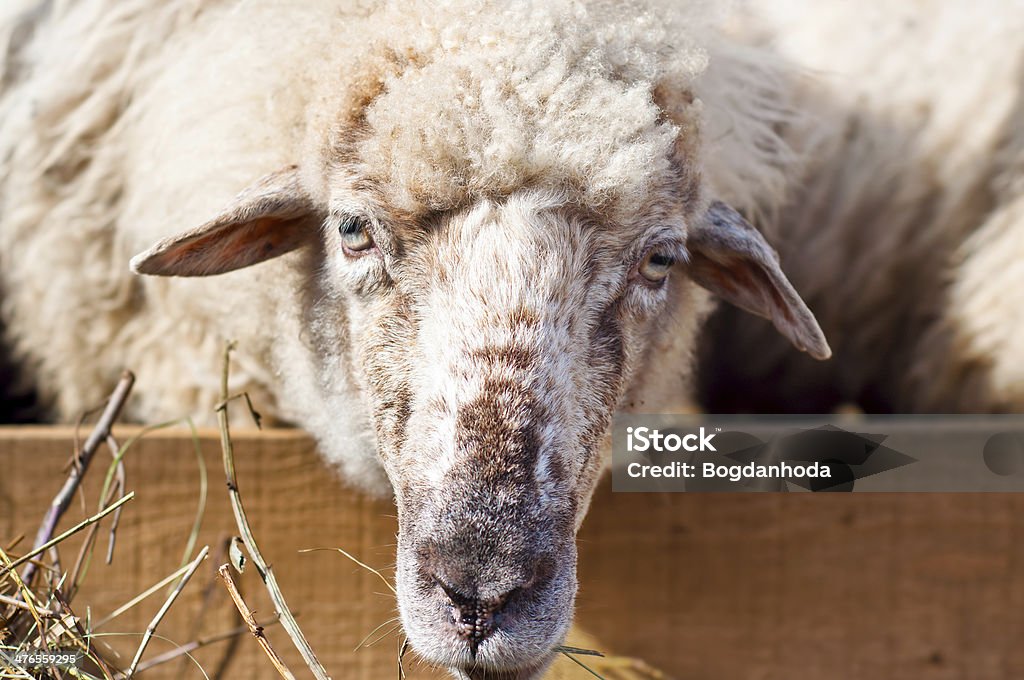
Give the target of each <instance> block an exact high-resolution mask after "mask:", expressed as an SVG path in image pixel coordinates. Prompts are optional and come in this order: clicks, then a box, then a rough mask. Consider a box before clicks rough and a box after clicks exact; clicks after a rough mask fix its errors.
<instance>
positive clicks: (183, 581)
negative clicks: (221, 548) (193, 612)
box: [124, 546, 210, 680]
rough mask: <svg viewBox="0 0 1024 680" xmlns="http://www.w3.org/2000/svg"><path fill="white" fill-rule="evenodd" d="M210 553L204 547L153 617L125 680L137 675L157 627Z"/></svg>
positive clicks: (208, 549)
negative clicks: (136, 672)
mask: <svg viewBox="0 0 1024 680" xmlns="http://www.w3.org/2000/svg"><path fill="white" fill-rule="evenodd" d="M209 553H210V547H209V546H203V549H202V550H200V551H199V555H198V556H197V557H196V558H195V559H194V560H193V561H192V563H191V564H190V565H188V570H187V571H186V572H185V574H184V575H183V576H182V577H181V580H180V581H178V585H177V587H175V589H174V591H173V592H172V593H171V594H170V596H169V597H168V598H167V600H166V601H165V602H164V604H163V606H162V607H160V611H158V612H157V613H156V616H154V617H153V620H152V621H150V622H149V625H148V626H147V627H146V634H145V635H143V636H142V642H140V643H139V649H138V651H136V652H135V658H134V659H132V663H131V665H130V666H129V667H128V671H127V672H126V673H125V674H124V678H125V680H131V678H132V676H134V675H135V671H136V669H137V668H138V667H139V661H141V660H142V655H143V654H144V653H145V652H146V646H147V645H148V644H149V641H150V639H152V637H153V634H154V633H156V627H157V626H159V625H160V621H162V620H163V618H164V615H165V614H167V610H168V609H170V608H171V605H172V604H174V601H175V600H176V599H178V595H180V594H181V591H182V590H184V589H185V584H187V583H188V581H189V579H190V578H192V574H194V573H196V569H198V568H199V565H200V564H202V562H203V560H205V559H206V556H207V555H208V554H209Z"/></svg>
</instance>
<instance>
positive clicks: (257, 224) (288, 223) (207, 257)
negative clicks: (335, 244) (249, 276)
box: [131, 166, 321, 276]
mask: <svg viewBox="0 0 1024 680" xmlns="http://www.w3.org/2000/svg"><path fill="white" fill-rule="evenodd" d="M320 219H321V218H320V215H318V211H317V210H316V208H315V206H314V204H313V201H312V200H311V199H310V197H309V194H308V193H306V191H305V189H303V187H302V182H301V181H300V178H299V170H298V168H297V167H296V166H289V167H286V168H284V169H282V170H279V171H277V172H274V173H271V174H269V175H266V176H265V177H262V178H261V179H259V180H258V181H257V182H255V183H254V184H252V185H251V186H249V187H248V188H247V189H245V190H244V191H242V193H240V194H239V195H238V196H237V197H235V199H234V201H232V202H231V204H230V205H228V207H227V208H226V209H225V210H224V211H223V212H222V213H221V214H220V215H218V216H217V217H215V218H213V219H212V220H210V221H209V222H207V223H206V224H203V225H202V226H200V227H198V228H196V229H193V230H191V231H187V232H185V233H182V234H178V235H176V236H172V237H170V238H166V239H163V240H162V241H160V242H158V243H157V244H155V245H154V246H153V247H151V248H150V249H149V250H147V251H145V252H143V253H140V254H138V255H136V256H135V257H133V258H132V261H131V269H132V271H133V272H135V273H136V274H153V275H156V276H210V275H213V274H223V273H224V272H229V271H232V270H235V269H240V268H242V267H248V266H249V265H253V264H256V263H258V262H263V261H264V260H269V259H270V258H273V257H277V256H278V255H283V254H284V253H287V252H289V251H292V250H295V249H296V248H298V247H299V246H301V245H303V244H304V243H306V241H307V240H308V239H309V238H310V237H311V236H312V235H313V234H316V233H317V225H318V223H319V221H320Z"/></svg>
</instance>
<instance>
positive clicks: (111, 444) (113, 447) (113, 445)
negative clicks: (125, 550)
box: [104, 435, 127, 564]
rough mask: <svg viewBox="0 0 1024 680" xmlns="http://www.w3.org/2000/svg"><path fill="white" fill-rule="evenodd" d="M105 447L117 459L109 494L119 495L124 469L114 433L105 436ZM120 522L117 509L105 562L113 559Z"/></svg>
mask: <svg viewBox="0 0 1024 680" xmlns="http://www.w3.org/2000/svg"><path fill="white" fill-rule="evenodd" d="M107 448H108V449H110V455H111V456H113V458H114V460H117V483H116V484H115V485H114V490H113V491H111V494H115V495H119V494H123V493H124V489H125V486H126V484H127V482H126V479H127V476H126V473H125V469H124V459H123V458H122V459H118V456H117V452H118V449H119V448H120V446H119V445H118V443H117V440H116V439H114V435H110V436H109V437H107ZM109 502H110V500H109V499H105V500H104V505H106V504H107V503H109ZM120 522H121V511H120V510H118V511H117V512H115V513H114V518H113V519H112V520H111V522H110V532H109V535H108V538H107V564H110V563H112V562H113V561H114V543H115V542H116V541H117V525H118V524H119V523H120Z"/></svg>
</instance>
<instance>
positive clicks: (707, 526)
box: [0, 427, 1024, 680]
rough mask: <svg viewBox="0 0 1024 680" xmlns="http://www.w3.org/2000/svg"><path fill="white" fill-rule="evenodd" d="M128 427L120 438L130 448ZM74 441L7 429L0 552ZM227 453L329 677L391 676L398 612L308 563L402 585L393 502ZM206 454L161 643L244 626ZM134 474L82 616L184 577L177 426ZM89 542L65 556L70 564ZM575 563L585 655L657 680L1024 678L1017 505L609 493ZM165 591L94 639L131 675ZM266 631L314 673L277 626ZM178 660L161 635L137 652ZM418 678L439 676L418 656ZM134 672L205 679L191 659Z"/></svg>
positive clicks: (255, 670)
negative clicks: (191, 548)
mask: <svg viewBox="0 0 1024 680" xmlns="http://www.w3.org/2000/svg"><path fill="white" fill-rule="evenodd" d="M116 432H117V435H118V438H119V439H120V440H121V441H124V440H125V439H126V438H127V437H129V436H130V435H131V434H132V433H133V432H134V431H133V430H131V429H130V428H121V429H119V430H117V431H116ZM72 441H73V432H72V431H71V430H70V429H68V428H49V427H48V428H42V427H32V428H0V545H4V546H6V545H7V544H8V543H9V542H10V541H11V540H12V539H13V538H14V537H16V536H17V535H19V534H25V535H26V536H28V537H29V538H28V539H27V540H30V537H31V536H32V535H33V534H34V533H35V530H36V528H37V527H38V525H39V522H40V520H41V518H42V516H43V513H44V512H45V510H46V507H47V506H48V504H49V503H50V500H51V499H52V498H53V496H54V494H55V493H56V491H57V490H58V489H59V488H60V485H61V483H62V481H63V479H64V476H65V473H64V472H63V468H64V465H65V463H66V462H67V460H68V457H69V455H70V452H71V449H72ZM234 441H235V454H236V461H237V466H238V476H239V484H240V487H241V489H242V495H243V498H244V500H245V503H246V507H247V510H248V513H249V519H250V522H251V524H252V526H253V529H254V531H255V534H256V538H257V540H258V541H259V543H260V545H261V547H262V549H263V552H264V555H265V556H266V558H267V560H268V561H269V562H271V563H272V565H273V568H274V571H275V572H276V574H277V576H278V579H279V581H280V583H281V586H282V589H283V591H284V593H285V595H286V597H287V599H288V602H289V604H290V605H291V607H292V609H293V610H295V611H296V612H297V614H298V616H299V622H300V624H301V626H302V628H303V630H304V631H305V632H306V635H307V637H308V638H309V639H310V642H311V643H312V645H313V648H314V649H315V650H316V651H317V653H318V655H319V656H320V659H321V661H322V662H323V663H324V665H325V666H326V667H327V668H328V670H330V672H331V674H332V676H333V677H334V678H367V679H377V678H393V677H396V657H397V648H398V644H399V637H398V636H397V634H394V635H390V636H386V637H384V639H382V640H380V641H378V642H376V643H374V644H371V645H369V646H365V645H364V646H363V647H362V648H360V649H358V650H356V647H357V646H358V645H359V644H360V642H361V641H362V640H363V639H364V637H366V636H367V634H369V633H370V632H371V631H373V630H374V628H376V627H377V626H378V625H379V624H382V623H384V622H385V621H388V620H389V619H391V618H392V617H394V616H395V609H394V599H393V597H392V596H391V595H390V593H389V592H387V590H386V588H385V586H384V584H382V583H381V582H380V581H379V580H378V579H377V578H376V577H375V576H374V575H373V574H370V573H368V572H367V571H364V570H362V569H360V568H359V567H357V566H356V565H354V564H353V563H351V562H349V561H348V560H346V559H345V558H344V557H342V556H341V555H340V554H338V553H337V552H327V551H325V552H312V553H300V552H299V550H301V549H304V548H316V547H341V548H344V549H345V550H347V551H349V552H351V553H352V554H353V555H355V556H357V557H359V558H360V559H362V560H363V561H365V562H367V563H369V564H370V565H373V566H375V567H379V568H381V569H382V571H384V573H385V574H390V573H391V572H390V569H389V567H390V565H392V564H393V561H394V543H395V532H396V530H397V522H396V520H395V518H394V509H393V506H392V504H391V502H390V501H388V500H380V499H372V498H368V497H366V496H363V495H361V494H359V493H356V492H354V491H352V490H350V489H347V488H346V487H345V486H344V485H343V484H342V483H341V482H340V481H339V480H338V478H337V477H336V476H335V475H334V474H333V473H332V472H331V471H330V470H329V469H327V468H326V467H325V466H324V465H323V464H322V463H321V462H320V460H319V459H318V457H317V455H316V452H315V447H314V445H313V443H312V441H311V440H310V439H309V438H308V437H307V436H306V435H304V434H302V433H300V432H297V431H292V430H277V431H268V432H263V433H246V432H236V433H235V434H234ZM201 444H202V449H203V451H204V453H205V457H206V465H207V468H208V475H209V480H210V488H209V501H208V505H207V509H206V513H205V517H204V520H203V525H202V531H201V533H200V536H199V544H198V545H199V546H202V545H205V544H209V545H210V549H211V554H213V555H214V558H212V559H210V560H207V562H206V563H205V564H204V565H203V566H202V567H201V568H200V570H199V572H198V573H197V575H196V578H195V579H194V580H193V582H192V583H190V585H189V587H188V588H187V590H186V591H185V592H184V593H183V595H182V597H181V599H179V601H178V602H177V603H176V604H175V606H174V608H173V609H172V610H171V612H170V613H169V614H168V616H167V618H166V619H165V620H164V621H163V622H162V623H161V624H160V628H159V631H158V632H159V634H160V635H161V636H163V637H165V638H167V639H169V640H173V641H176V642H178V643H182V642H186V641H188V640H192V639H195V638H197V637H202V636H205V635H212V634H215V633H218V632H220V631H224V630H228V629H231V628H234V627H236V626H237V625H238V619H237V615H236V614H235V612H234V609H233V607H232V606H231V605H230V603H229V602H228V601H227V597H226V593H225V592H224V589H223V588H222V587H221V585H220V583H219V582H216V581H215V580H214V579H213V573H214V572H215V570H216V567H217V566H219V564H220V563H221V562H223V561H225V560H226V558H224V557H223V556H222V555H218V553H219V551H220V546H221V545H222V543H223V541H224V539H225V538H227V537H229V536H231V535H233V534H234V533H236V530H235V528H234V522H233V519H232V516H231V510H230V507H229V503H228V498H227V493H226V492H225V490H224V484H223V482H224V473H223V470H222V467H221V457H220V446H219V442H218V439H217V433H216V432H215V431H212V430H209V431H201ZM104 455H105V454H104ZM126 463H127V479H128V487H127V488H128V489H130V490H134V491H135V493H136V498H135V500H133V501H132V502H131V503H130V504H129V505H128V506H126V509H125V511H124V514H123V516H122V518H121V522H120V528H119V530H118V535H117V549H116V551H115V556H114V561H113V564H112V565H109V566H108V565H106V564H104V563H103V560H102V555H103V554H104V553H105V542H106V531H105V530H104V531H102V532H101V538H100V540H101V548H102V549H100V550H98V551H97V553H96V556H95V557H94V559H93V561H92V563H91V565H90V567H89V569H90V571H89V574H88V576H87V578H86V579H85V586H84V588H83V590H82V591H81V592H80V593H79V594H78V595H77V597H76V600H75V602H76V603H78V604H77V609H78V613H79V615H84V614H85V611H83V610H84V609H85V607H86V606H88V608H89V613H91V615H92V616H93V617H94V619H99V618H101V617H102V616H104V615H106V614H107V613H109V612H110V611H112V610H114V609H115V608H117V607H118V606H119V605H121V604H122V603H124V602H126V601H128V600H130V599H131V598H132V597H134V596H135V595H137V594H139V593H140V592H142V591H143V590H145V589H146V588H148V587H150V586H151V585H153V584H154V583H156V582H157V581H159V580H160V579H162V578H163V577H164V576H166V575H168V574H170V573H171V572H173V571H174V570H175V569H176V568H177V567H178V565H179V564H180V562H181V558H182V550H183V547H184V545H185V543H186V540H187V538H188V535H189V532H190V529H191V525H192V521H193V518H194V516H195V513H196V503H197V498H198V489H199V471H198V465H197V461H196V457H195V455H194V452H193V449H192V439H191V437H190V435H189V434H188V432H187V431H162V432H156V433H152V434H150V435H148V436H146V437H145V438H143V439H142V440H140V441H139V442H138V443H137V444H135V445H134V446H133V447H132V448H131V450H130V452H129V454H128V456H127V458H126ZM96 466H97V468H98V469H96V470H93V471H92V472H90V474H89V475H88V476H87V478H86V483H85V485H84V486H85V490H86V497H87V498H88V499H89V505H88V510H86V509H84V508H83V507H80V504H79V503H78V502H77V501H76V502H75V504H73V505H72V508H71V510H70V511H69V512H68V513H67V515H66V516H65V518H64V519H63V521H62V523H61V528H67V527H69V526H71V525H72V524H74V523H75V522H77V521H79V520H80V519H82V518H83V517H85V516H88V515H89V514H92V511H94V508H95V499H96V498H97V496H98V490H99V486H100V484H101V483H102V478H103V470H104V469H105V467H106V460H103V459H102V458H99V457H98V458H97V461H96ZM78 540H79V539H77V538H76V539H72V540H70V541H69V542H68V543H67V545H62V557H63V560H64V561H65V562H67V561H73V559H74V553H73V552H71V551H73V550H75V549H77V546H78ZM579 547H580V567H579V574H580V592H579V598H578V615H577V626H578V628H579V629H580V630H581V631H585V632H586V633H587V634H588V635H589V637H583V638H574V639H576V640H584V641H585V642H586V644H587V645H593V646H596V647H598V648H599V649H601V650H602V651H605V652H609V653H612V654H617V655H626V656H629V657H636V658H638V659H643V660H644V661H645V662H646V663H647V664H649V665H650V666H652V667H656V668H658V669H660V670H661V671H663V672H664V674H665V677H671V678H678V679H684V680H721V679H726V680H734V679H749V680H770V679H776V678H778V679H780V680H781V679H783V678H784V679H786V680H803V679H807V680H812V679H813V680H820V679H824V678H828V679H830V680H838V679H842V680H859V679H864V680H869V679H870V680H877V679H886V678H892V679H904V678H905V679H914V680H917V679H921V680H932V679H934V680H946V679H950V680H952V679H954V678H956V679H964V680H987V679H992V680H995V679H1004V680H1018V679H1020V678H1024V644H1021V641H1022V640H1024V495H1019V494H991V493H990V494H871V493H861V494H824V495H818V494H742V495H741V494H692V495H691V494H671V495H670V494H622V493H619V494H616V493H612V492H611V490H610V484H608V483H607V480H606V483H604V484H602V486H601V488H600V489H599V490H598V492H597V495H596V497H595V500H594V503H593V506H592V509H591V511H590V515H589V516H588V518H587V521H586V523H585V525H584V528H583V530H582V532H581V534H580V539H579ZM15 552H18V551H15ZM69 553H70V554H69ZM238 580H239V581H240V582H241V586H242V590H243V594H244V596H245V598H246V599H247V601H249V603H250V605H251V606H252V607H253V608H254V609H256V610H257V611H256V613H257V617H258V618H269V617H271V616H272V614H273V608H272V606H271V604H270V602H269V600H268V599H267V597H266V595H265V594H264V591H263V588H262V584H261V583H260V582H259V580H258V578H257V576H256V575H255V574H254V573H252V572H251V570H250V571H248V572H246V573H245V574H244V575H242V576H240V577H238ZM164 592H165V589H163V590H161V591H160V594H157V595H155V596H154V597H152V598H150V599H149V600H146V601H145V602H143V603H142V604H140V605H139V606H137V607H135V608H133V609H132V610H130V611H129V612H128V613H127V614H125V615H124V616H122V617H120V618H118V619H116V621H115V622H114V623H111V624H110V625H109V630H107V628H102V629H100V631H98V632H110V633H119V632H130V633H132V634H133V635H129V636H123V637H122V636H111V637H106V638H103V640H104V642H105V643H107V644H109V645H110V646H111V647H113V648H114V649H116V650H118V651H119V652H120V654H122V655H123V656H126V657H127V658H128V659H129V660H130V659H131V656H132V654H133V652H134V650H135V648H136V647H137V645H138V636H137V633H139V632H141V631H143V630H144V629H145V627H146V625H147V623H148V622H149V620H150V619H151V618H152V616H153V614H154V612H155V611H156V610H157V608H159V606H160V604H161V602H162V601H163V593H164ZM204 592H208V593H209V596H208V598H207V602H206V604H205V605H204V604H203V601H204ZM200 610H203V611H205V614H203V615H202V626H201V627H200V628H197V627H196V625H195V622H196V620H197V618H198V614H197V613H198V612H199V611H200ZM387 630H388V626H385V627H384V628H382V629H381V631H380V633H383V632H386V631H387ZM380 633H378V635H379V634H380ZM267 634H268V636H269V637H270V638H271V640H272V641H273V643H274V646H275V647H276V648H277V649H278V651H280V652H281V654H282V655H283V656H284V657H285V659H286V660H287V661H288V662H289V664H290V665H291V667H292V668H293V669H294V670H296V672H297V673H298V675H299V676H300V677H307V674H306V672H305V668H304V667H303V664H302V662H301V660H300V659H299V658H298V655H297V654H296V653H295V651H294V649H293V648H292V647H291V645H290V644H289V642H288V639H287V638H286V637H285V635H284V634H283V631H281V630H280V629H279V628H277V627H270V628H268V629H267ZM373 637H376V636H373ZM373 637H371V638H370V639H371V640H372V639H373ZM229 644H231V643H229V642H220V643H217V644H215V645H211V646H209V647H206V648H203V649H200V650H199V651H197V652H196V654H195V656H196V659H197V660H198V661H199V662H200V663H201V664H202V665H203V666H204V667H205V668H206V669H207V671H208V672H210V671H212V670H213V669H216V667H217V665H218V664H219V663H220V659H221V658H222V656H223V655H224V653H225V649H226V648H227V646H228V645H229ZM234 644H236V645H237V650H236V652H235V654H234V656H233V658H232V661H231V665H230V667H229V669H228V670H227V672H226V673H225V674H224V675H223V677H227V678H274V677H277V676H276V673H275V672H274V670H273V668H272V667H271V666H270V664H269V662H268V661H267V659H266V658H265V657H264V656H263V655H262V653H261V651H260V650H259V648H258V646H257V645H256V643H255V641H254V640H252V639H251V638H250V637H248V636H243V637H240V638H238V640H237V642H235V643H234ZM172 647H173V646H172V645H171V644H170V643H168V642H166V641H165V640H162V639H157V640H155V641H154V642H153V643H152V645H151V647H150V650H149V651H148V652H147V657H152V656H156V655H158V654H160V653H162V652H165V651H167V650H168V649H171V648H172ZM568 666H571V663H570V662H569V661H567V660H565V659H560V660H559V661H558V662H557V663H556V668H555V670H556V671H557V672H558V674H560V675H563V676H565V677H568V676H569V674H570V673H571V672H578V671H575V670H573V669H570V668H568ZM406 670H407V672H408V677H410V678H432V677H438V678H440V677H445V676H444V675H443V674H441V673H438V672H432V671H431V670H430V669H428V668H426V667H425V666H424V665H423V664H421V663H417V662H416V661H415V660H414V659H413V658H412V657H411V656H410V657H408V658H407V659H406ZM141 677H147V678H148V677H154V678H155V677H167V678H178V677H189V678H192V677H195V678H198V677H202V674H201V673H200V672H199V671H198V670H197V668H196V667H195V665H193V664H192V663H190V662H189V661H188V660H187V659H186V660H181V659H179V660H176V661H174V662H171V663H168V664H164V665H163V666H160V667H158V668H155V669H153V670H152V671H149V672H146V673H145V674H144V675H143V676H141ZM573 677H592V676H588V675H586V674H584V675H581V676H573ZM608 677H611V674H609V676H608ZM615 677H636V676H633V675H629V676H626V675H616V676H615ZM643 677H657V676H656V675H653V674H652V675H646V676H643Z"/></svg>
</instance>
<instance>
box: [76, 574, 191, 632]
mask: <svg viewBox="0 0 1024 680" xmlns="http://www.w3.org/2000/svg"><path fill="white" fill-rule="evenodd" d="M188 568H189V565H187V564H186V565H185V566H184V567H179V568H178V569H177V571H175V572H174V573H173V574H169V575H168V576H166V577H164V578H163V579H162V580H160V581H159V582H158V583H155V584H154V585H151V586H150V587H149V588H147V589H146V590H144V591H143V592H141V593H139V594H138V595H136V596H135V597H133V598H132V599H130V600H128V601H127V602H125V603H124V604H123V605H121V606H120V607H118V608H117V609H115V610H114V611H112V612H110V613H109V614H107V615H106V616H104V617H103V618H102V619H100V620H99V621H97V622H95V623H94V624H92V629H93V630H99V629H100V628H102V627H103V626H105V625H106V624H108V623H110V622H111V621H113V620H114V619H116V618H117V617H118V616H120V615H121V614H124V613H125V612H126V611H128V610H129V609H131V608H132V607H134V606H135V605H137V604H138V603H140V602H142V601H143V600H145V599H146V598H147V597H149V596H150V595H152V594H153V593H155V592H156V591H158V590H160V589H161V588H163V587H164V586H165V585H167V584H168V583H171V582H172V581H174V579H176V578H178V577H179V576H181V575H182V574H184V573H185V572H186V571H188Z"/></svg>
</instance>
